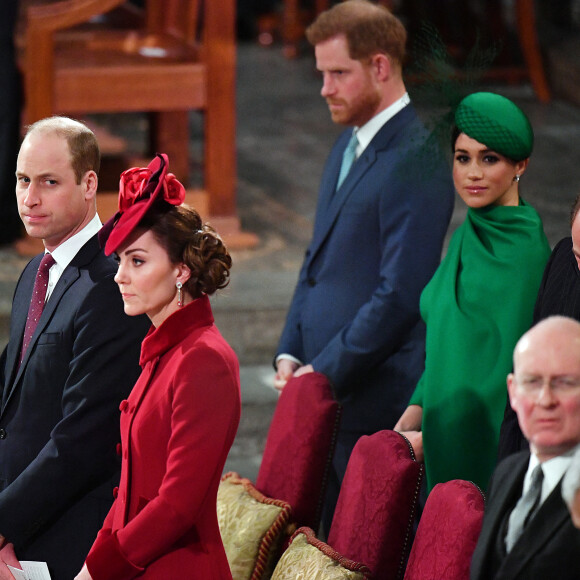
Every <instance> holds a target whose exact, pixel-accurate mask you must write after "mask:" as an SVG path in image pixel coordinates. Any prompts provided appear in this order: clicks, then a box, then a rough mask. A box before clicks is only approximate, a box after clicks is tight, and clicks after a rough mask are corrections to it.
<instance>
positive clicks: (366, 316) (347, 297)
mask: <svg viewBox="0 0 580 580" xmlns="http://www.w3.org/2000/svg"><path fill="white" fill-rule="evenodd" d="M307 37H308V40H309V41H310V42H311V44H313V45H314V47H315V55H316V65H317V68H318V70H319V71H320V72H321V73H322V77H323V87H322V91H321V94H322V96H323V97H324V98H325V99H326V101H327V103H328V106H329V109H330V113H331V116H332V119H333V121H334V122H336V123H339V124H343V125H346V126H349V129H347V130H346V131H345V132H344V133H343V134H342V135H341V136H340V137H339V138H338V140H337V142H336V144H335V145H334V147H333V149H332V151H331V153H330V156H329V158H328V161H327V163H326V166H325V169H324V174H323V176H322V183H321V186H320V192H319V199H318V207H317V212H316V221H315V225H314V234H313V238H312V241H311V243H310V246H309V247H308V250H307V251H306V256H305V259H304V263H303V265H302V270H301V272H300V277H299V280H298V284H297V287H296V290H295V294H294V298H293V301H292V304H291V307H290V310H289V312H288V317H287V321H286V325H285V328H284V330H283V333H282V337H281V339H280V344H279V347H278V351H277V352H278V354H277V356H276V365H277V374H276V379H275V381H276V386H277V388H278V389H280V390H281V389H283V388H284V385H285V383H286V381H287V380H288V379H289V378H290V377H291V376H293V375H300V374H303V373H305V372H312V371H317V372H321V373H323V374H324V375H326V376H327V377H328V378H329V379H330V381H331V383H332V385H333V386H334V389H335V392H336V395H337V397H338V399H339V400H340V401H341V402H342V404H343V419H342V425H341V430H340V433H339V438H338V443H337V450H336V453H335V458H334V471H335V473H334V474H333V477H331V482H330V489H329V496H328V505H329V507H330V513H332V510H333V503H334V502H335V500H336V496H337V495H338V490H339V488H340V482H341V480H342V476H343V475H344V470H345V469H346V463H347V461H348V457H349V455H350V452H351V450H352V448H353V446H354V444H355V442H356V441H357V439H358V438H359V437H360V436H361V435H363V434H370V433H374V432H376V431H379V430H381V429H391V428H393V426H394V424H395V422H396V421H397V419H398V418H399V416H400V415H399V414H400V413H401V412H402V411H403V410H404V408H405V406H406V404H407V402H408V400H409V397H410V395H411V394H412V392H413V390H414V388H415V385H416V383H417V381H418V379H419V377H420V376H421V373H422V372H423V366H424V357H425V328H424V325H423V323H422V321H421V318H420V314H419V296H420V294H421V291H422V290H423V287H424V286H425V284H426V283H427V282H428V281H429V279H430V278H431V276H432V274H433V273H434V272H435V269H436V268H437V266H438V264H439V261H440V257H441V249H442V244H443V240H444V237H445V233H446V230H447V226H448V224H449V219H450V217H451V212H452V209H453V199H454V195H453V185H452V182H451V178H450V171H449V169H448V166H447V164H446V162H445V160H444V157H443V156H442V155H441V154H440V153H439V152H438V151H437V150H436V149H435V148H431V147H429V146H428V145H427V142H426V139H427V137H428V135H427V131H426V130H425V128H424V127H423V125H422V124H421V122H420V121H419V119H418V117H417V114H416V112H415V110H414V108H413V106H412V105H411V104H410V103H409V97H408V95H407V92H406V89H405V85H404V82H403V78H402V70H401V69H402V61H403V58H404V50H405V42H406V32H405V29H404V27H403V25H402V24H401V22H400V21H399V20H398V19H397V18H395V17H394V16H393V15H392V14H391V13H390V12H389V11H388V10H387V9H386V8H384V7H382V6H378V5H375V4H372V3H370V2H368V1H366V0H347V1H346V2H341V3H338V4H336V5H335V6H333V7H332V8H331V9H330V10H328V11H326V12H324V13H322V14H321V15H320V16H319V17H318V18H317V20H316V21H315V22H314V23H313V24H312V25H311V27H310V28H309V29H308V31H307ZM350 127H354V131H355V132H356V137H357V141H358V145H357V148H356V155H355V160H354V163H353V164H352V166H351V167H350V170H349V172H348V173H347V175H346V177H345V178H344V180H343V181H342V183H340V184H339V183H338V179H339V174H340V172H341V165H342V160H343V153H344V151H345V149H346V148H347V144H348V143H349V141H350V140H351V137H352V135H353V129H352V128H350ZM329 517H330V516H329V514H328V513H327V515H326V521H327V524H328V522H329Z"/></svg>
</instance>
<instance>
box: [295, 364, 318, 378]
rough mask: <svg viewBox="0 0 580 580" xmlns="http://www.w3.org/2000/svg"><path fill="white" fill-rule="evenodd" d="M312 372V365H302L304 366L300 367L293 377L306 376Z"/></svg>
mask: <svg viewBox="0 0 580 580" xmlns="http://www.w3.org/2000/svg"><path fill="white" fill-rule="evenodd" d="M313 372H314V368H313V367H312V365H304V366H302V367H300V368H299V369H298V370H297V371H296V372H295V373H294V376H295V377H301V376H302V375H306V374H308V373H313Z"/></svg>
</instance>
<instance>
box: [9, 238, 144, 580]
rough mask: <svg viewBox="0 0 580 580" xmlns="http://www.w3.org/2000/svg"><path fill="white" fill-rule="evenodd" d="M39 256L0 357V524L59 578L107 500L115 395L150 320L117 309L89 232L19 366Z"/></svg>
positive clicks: (113, 467) (133, 376)
mask: <svg viewBox="0 0 580 580" xmlns="http://www.w3.org/2000/svg"><path fill="white" fill-rule="evenodd" d="M41 257H42V256H37V257H36V258H34V259H33V260H32V261H31V262H30V263H29V264H28V266H27V267H26V268H25V269H24V271H23V273H22V275H21V277H20V280H19V281H18V284H17V287H16V291H15V294H14V301H13V307H12V316H11V329H10V340H9V343H8V345H7V347H6V349H5V350H4V352H3V353H2V357H1V358H0V378H1V381H2V387H3V389H2V405H1V408H0V490H1V491H0V533H1V534H3V535H4V536H5V537H6V538H7V540H8V541H10V542H13V543H14V545H15V549H16V554H17V556H18V557H19V558H20V559H21V560H41V561H47V562H48V565H49V569H50V572H51V575H52V578H53V580H66V579H70V578H73V577H74V575H75V573H76V572H78V571H79V570H80V568H81V567H82V564H83V561H84V558H85V556H86V554H87V553H88V550H89V548H90V547H91V545H92V542H93V540H94V538H95V537H96V534H97V532H98V530H99V529H100V527H101V525H102V522H103V519H104V517H105V515H106V514H107V511H108V509H109V507H110V506H111V504H112V501H113V497H112V483H111V481H112V480H114V479H115V478H116V479H117V480H118V471H119V467H120V462H119V458H118V456H117V454H116V444H117V442H118V441H119V403H120V401H121V400H123V399H124V398H126V397H127V395H128V394H129V392H130V390H131V388H132V386H133V385H134V383H135V381H136V380H137V377H138V376H139V372H140V369H139V364H138V361H139V351H140V346H141V341H142V339H143V337H144V335H145V333H146V331H147V329H148V328H149V326H150V323H149V321H148V320H147V319H146V318H144V317H136V318H130V317H129V316H127V315H125V313H124V312H123V304H122V300H121V296H120V293H119V289H118V288H117V285H116V284H115V282H114V280H113V277H114V275H115V272H116V265H115V263H114V261H113V260H112V259H111V258H107V257H105V255H104V254H103V252H102V251H101V249H100V247H99V244H98V240H97V237H96V236H94V237H93V238H92V239H90V240H89V241H88V242H87V243H86V244H85V245H84V246H83V247H82V248H81V250H79V252H78V254H77V255H76V256H75V258H74V259H73V261H72V262H71V263H70V264H69V266H68V267H67V268H66V269H65V271H64V272H63V274H62V276H61V277H60V279H59V281H58V283H57V284H56V286H55V288H54V290H53V292H52V295H51V296H50V298H49V300H48V302H47V303H46V306H45V308H44V311H43V313H42V316H41V318H40V321H39V324H38V327H37V329H36V331H35V334H34V335H33V337H32V340H31V342H30V346H29V347H28V350H27V352H26V355H25V357H24V360H23V361H22V365H21V366H20V367H19V366H18V359H19V353H20V346H21V343H22V335H23V332H24V326H25V323H26V316H27V312H28V306H29V304H30V297H31V293H32V288H33V285H34V278H35V276H36V271H37V269H38V265H39V263H40V259H41Z"/></svg>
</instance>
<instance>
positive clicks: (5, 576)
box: [0, 543, 22, 580]
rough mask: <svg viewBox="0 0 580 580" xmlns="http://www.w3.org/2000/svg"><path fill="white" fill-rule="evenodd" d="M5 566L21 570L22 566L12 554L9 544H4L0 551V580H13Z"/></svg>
mask: <svg viewBox="0 0 580 580" xmlns="http://www.w3.org/2000/svg"><path fill="white" fill-rule="evenodd" d="M7 564H10V566H12V567H14V568H19V569H20V570H22V566H21V565H20V562H19V561H18V558H17V557H16V554H15V553H14V546H13V544H10V543H8V544H4V547H3V548H2V549H1V550H0V580H14V576H13V575H12V572H10V570H9V569H8V566H7Z"/></svg>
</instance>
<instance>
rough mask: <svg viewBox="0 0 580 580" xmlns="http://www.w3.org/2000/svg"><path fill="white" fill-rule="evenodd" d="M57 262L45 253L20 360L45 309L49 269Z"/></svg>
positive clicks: (25, 330)
mask: <svg viewBox="0 0 580 580" xmlns="http://www.w3.org/2000/svg"><path fill="white" fill-rule="evenodd" d="M53 264H55V261H54V258H53V257H52V256H51V255H50V254H49V253H48V252H47V253H46V254H44V256H43V258H42V260H41V261H40V266H39V267H38V272H37V273H36V279H35V280H34V288H33V290H32V298H31V300H30V307H29V308H28V316H27V317H26V328H25V329H24V338H23V339H22V350H21V351H20V362H22V359H23V358H24V355H25V354H26V349H27V348H28V345H29V344H30V339H31V338H32V335H33V334H34V331H35V330H36V327H37V325H38V321H39V320H40V315H41V314H42V311H43V310H44V302H45V299H46V289H47V287H48V271H49V270H50V267H51V266H52V265H53Z"/></svg>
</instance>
